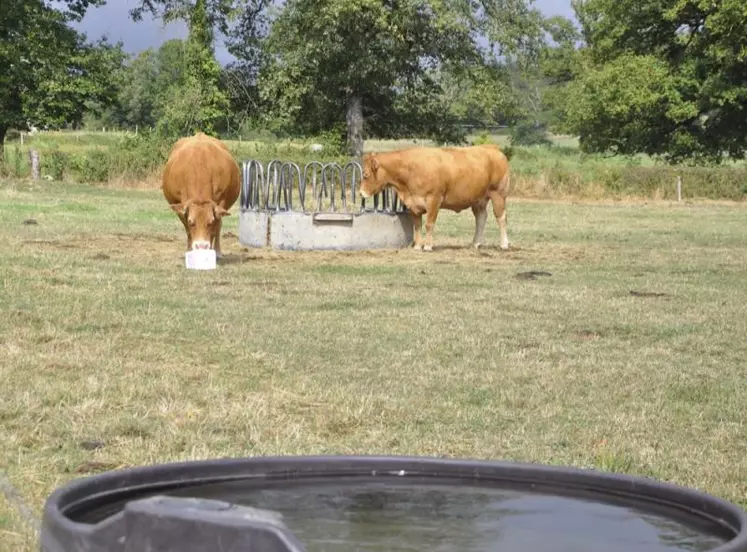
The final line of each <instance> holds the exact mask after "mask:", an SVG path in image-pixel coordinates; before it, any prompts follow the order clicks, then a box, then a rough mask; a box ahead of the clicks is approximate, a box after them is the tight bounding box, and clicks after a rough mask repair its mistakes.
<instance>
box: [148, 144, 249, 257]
mask: <svg viewBox="0 0 747 552" xmlns="http://www.w3.org/2000/svg"><path fill="white" fill-rule="evenodd" d="M161 189H162V190H163V195H164V197H165V198H166V201H168V202H169V206H170V207H171V208H172V209H173V210H174V212H175V213H176V214H177V216H178V217H179V220H181V221H182V224H183V225H184V228H185V230H186V231H187V251H189V250H190V249H210V248H213V249H215V254H216V256H217V257H220V255H221V250H220V230H221V225H222V223H223V220H222V218H223V217H225V216H227V215H229V214H230V213H229V212H228V209H230V208H231V206H232V205H233V204H234V202H235V201H236V199H237V198H238V197H239V193H240V190H241V184H240V179H239V166H238V164H237V163H236V161H235V160H234V158H233V156H232V155H231V152H230V151H229V150H228V148H227V147H226V145H225V144H224V143H223V142H221V141H220V140H218V139H216V138H212V137H211V136H207V135H206V134H203V133H202V132H198V133H197V134H195V135H194V136H189V137H186V138H182V139H180V140H179V141H178V142H177V143H176V144H174V147H173V148H172V149H171V153H170V154H169V159H168V161H167V162H166V167H165V168H164V171H163V182H162V184H161Z"/></svg>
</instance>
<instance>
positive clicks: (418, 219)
mask: <svg viewBox="0 0 747 552" xmlns="http://www.w3.org/2000/svg"><path fill="white" fill-rule="evenodd" d="M410 215H411V216H412V240H413V248H414V249H422V248H423V236H422V230H423V215H416V214H415V213H412V212H411V213H410Z"/></svg>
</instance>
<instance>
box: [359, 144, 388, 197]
mask: <svg viewBox="0 0 747 552" xmlns="http://www.w3.org/2000/svg"><path fill="white" fill-rule="evenodd" d="M362 168H363V175H362V179H361V186H360V191H361V195H362V196H363V197H373V196H375V195H376V194H378V193H379V192H380V191H381V190H382V189H383V188H384V186H386V178H384V175H383V174H382V173H383V172H384V170H383V169H382V167H381V165H380V164H379V160H378V159H377V158H376V154H375V153H367V154H365V155H364V156H363V165H362Z"/></svg>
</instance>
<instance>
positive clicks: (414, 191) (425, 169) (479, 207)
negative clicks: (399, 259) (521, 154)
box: [360, 144, 509, 251]
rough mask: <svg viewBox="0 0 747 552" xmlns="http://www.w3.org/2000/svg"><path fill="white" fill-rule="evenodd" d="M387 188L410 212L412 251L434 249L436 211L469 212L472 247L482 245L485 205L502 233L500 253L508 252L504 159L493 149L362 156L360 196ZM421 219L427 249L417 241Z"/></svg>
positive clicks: (489, 146)
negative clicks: (490, 207)
mask: <svg viewBox="0 0 747 552" xmlns="http://www.w3.org/2000/svg"><path fill="white" fill-rule="evenodd" d="M388 185H391V186H393V187H394V189H395V190H396V192H397V195H398V196H399V198H400V199H401V200H402V202H403V203H404V204H405V205H406V206H407V208H408V209H409V210H410V213H411V215H412V220H413V229H414V234H415V239H414V246H415V248H416V249H421V248H423V249H424V250H425V251H431V250H432V249H433V227H434V226H435V224H436V218H437V217H438V211H439V209H448V210H450V211H455V212H457V213H459V212H460V211H462V210H463V209H466V208H468V207H470V208H471V209H472V213H473V214H474V215H475V236H474V239H473V240H472V245H473V246H474V247H479V246H480V245H481V244H482V240H483V234H484V231H485V222H486V220H487V217H488V211H487V206H488V201H492V203H493V213H494V214H495V218H496V220H497V221H498V226H499V227H500V231H501V244H500V245H501V249H508V234H507V232H506V195H507V193H508V186H509V170H508V159H507V158H506V156H505V155H504V154H503V152H502V151H501V150H500V148H499V147H498V146H496V145H493V144H485V145H480V146H469V147H453V148H428V147H414V148H407V149H403V150H398V151H390V152H382V153H367V154H365V155H364V156H363V178H362V180H361V184H360V192H361V195H362V196H363V197H371V196H373V195H375V194H377V193H379V192H380V191H381V190H382V189H383V188H385V187H386V186H388ZM423 214H425V216H426V222H425V244H423V242H422V238H421V235H420V234H421V228H422V216H423Z"/></svg>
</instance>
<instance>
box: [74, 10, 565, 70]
mask: <svg viewBox="0 0 747 552" xmlns="http://www.w3.org/2000/svg"><path fill="white" fill-rule="evenodd" d="M136 5H138V1H137V0H109V1H108V2H107V4H106V5H105V6H104V7H102V8H93V9H89V10H88V13H87V14H86V17H85V19H83V21H82V22H81V23H79V24H77V25H76V27H77V28H78V30H80V31H83V32H85V33H86V34H87V35H88V38H89V39H90V40H96V39H98V38H100V37H101V36H102V35H106V36H108V38H109V41H110V42H111V43H116V42H118V41H120V40H121V41H122V43H123V44H124V49H125V51H127V52H130V53H135V52H140V51H142V50H145V49H146V48H150V47H156V48H157V47H158V46H160V45H161V44H163V43H164V42H165V41H166V40H169V39H171V38H184V37H186V35H187V27H186V25H185V24H184V23H182V22H179V23H172V24H171V25H168V26H167V27H164V25H163V23H161V22H160V21H154V20H151V19H145V18H144V19H143V21H141V22H140V23H135V22H134V21H132V19H131V18H130V15H129V11H130V10H131V9H132V8H134V7H135V6H136ZM535 5H536V6H537V7H538V8H539V9H540V10H541V11H542V12H543V13H544V14H546V15H564V16H566V17H573V10H572V9H571V0H535ZM215 54H216V57H217V58H218V61H220V62H221V63H223V64H225V63H227V62H229V61H231V59H233V58H232V56H231V55H230V54H229V53H228V52H227V51H226V50H225V48H223V47H222V45H220V44H217V45H216V49H215Z"/></svg>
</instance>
